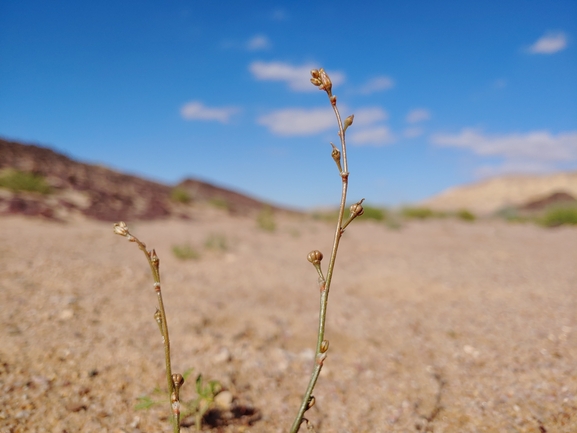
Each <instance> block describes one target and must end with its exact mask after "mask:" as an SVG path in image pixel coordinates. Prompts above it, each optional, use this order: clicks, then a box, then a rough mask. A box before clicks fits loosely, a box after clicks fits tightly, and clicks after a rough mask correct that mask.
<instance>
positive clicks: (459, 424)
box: [0, 210, 577, 433]
mask: <svg viewBox="0 0 577 433" xmlns="http://www.w3.org/2000/svg"><path fill="white" fill-rule="evenodd" d="M0 222H1V225H0V295H1V298H0V299H1V300H0V432H1V433H5V432H57V433H64V432H67V433H72V432H115V433H121V432H130V433H138V432H142V433H144V432H161V431H165V432H169V431H171V428H170V426H169V424H168V421H167V420H166V417H167V412H168V407H167V406H168V405H167V404H165V405H163V406H159V407H154V408H152V409H149V410H141V411H137V410H135V408H134V406H135V404H136V403H137V398H138V397H139V396H143V395H150V396H153V395H154V394H153V390H154V388H155V387H158V386H160V387H162V386H164V385H165V382H164V372H163V365H164V364H163V354H162V342H161V339H160V335H159V332H158V328H157V327H156V324H155V322H154V320H153V314H154V311H155V308H156V298H155V294H154V291H153V287H152V280H151V278H150V274H149V269H148V265H147V263H146V261H145V258H144V256H143V254H142V253H141V252H140V251H139V250H138V249H137V248H136V246H135V245H134V244H132V243H129V242H127V241H126V240H125V239H123V238H121V237H120V236H116V235H114V234H113V233H112V226H111V224H105V223H97V222H74V223H68V224H63V223H51V222H47V221H41V220H37V219H22V218H3V219H1V220H0ZM277 223H278V227H277V230H276V231H275V232H274V233H269V232H265V231H263V230H261V229H259V228H258V227H257V224H256V220H255V219H254V218H253V219H249V218H232V217H230V216H227V215H225V214H222V213H218V212H217V211H215V210H212V211H211V210H204V211H202V212H200V211H199V213H198V215H197V216H196V218H195V219H193V220H192V221H164V222H150V223H148V222H147V223H145V222H137V223H135V224H130V223H129V227H130V229H131V231H132V232H133V233H134V234H136V235H137V236H138V237H140V238H141V239H142V240H143V241H145V242H146V243H147V245H148V246H149V247H151V248H152V247H154V248H156V250H157V252H158V254H159V256H160V259H161V270H162V274H163V293H164V299H165V303H166V308H167V313H168V319H169V327H170V331H171V339H172V345H173V367H174V370H175V371H181V372H182V371H184V370H186V369H188V368H190V367H194V369H195V373H198V372H202V374H203V375H204V377H206V378H208V379H216V380H219V381H220V382H221V383H222V385H223V386H224V388H225V389H228V390H229V391H230V392H231V393H232V394H233V396H234V397H235V403H234V404H235V405H236V406H235V407H243V408H245V409H246V410H247V411H248V412H250V411H252V412H253V413H256V414H257V416H255V417H253V419H254V418H256V417H258V416H259V417H260V419H258V420H257V421H255V422H254V423H252V424H247V423H246V422H243V419H239V420H237V421H238V422H237V424H229V425H227V426H224V427H220V428H215V430H214V431H223V432H236V431H239V432H241V431H243V432H254V433H257V432H286V431H288V429H289V426H290V424H291V423H292V420H293V417H294V415H295V413H296V410H297V407H298V404H299V401H300V396H301V395H302V393H303V392H304V389H305V387H306V383H307V381H308V377H309V374H310V369H311V367H312V364H313V359H312V357H313V355H312V350H313V347H314V345H315V341H316V326H317V314H318V313H317V311H318V296H319V294H318V288H317V284H316V279H317V275H316V272H315V270H314V268H313V267H312V266H311V265H310V264H309V263H308V262H307V261H306V255H307V253H308V252H309V251H310V250H312V249H319V250H321V251H323V252H324V253H325V257H328V253H329V251H330V246H331V243H332V235H333V228H332V225H329V224H327V223H323V222H319V221H312V220H308V219H298V218H295V217H283V218H281V219H279V220H278V221H277ZM211 236H213V238H214V237H215V236H216V237H220V239H225V240H226V248H225V249H224V250H220V251H219V250H210V249H207V248H206V247H205V243H206V240H207V239H209V238H210V237H211ZM177 244H190V245H191V246H193V247H194V248H196V249H197V250H198V251H199V252H200V253H201V254H202V257H201V258H200V259H197V260H187V261H182V260H179V259H177V258H176V257H175V256H174V255H173V253H172V247H173V246H174V245H177ZM341 246H342V248H341V252H340V255H339V258H338V260H337V270H336V272H335V279H334V282H333V287H332V291H331V297H330V303H329V318H328V331H327V338H328V340H329V341H330V349H329V351H328V358H327V360H326V363H325V369H324V370H323V374H322V375H321V378H320V380H319V384H318V386H317V389H316V391H315V393H314V394H315V397H316V402H317V403H316V405H315V406H314V407H313V408H312V409H311V410H310V411H309V412H308V413H307V416H308V418H309V419H310V420H311V421H312V422H313V423H314V425H315V427H316V428H317V431H319V432H343V433H344V432H419V431H434V432H576V431H577V316H576V311H577V229H575V228H559V229H553V230H546V229H542V228H539V227H535V226H531V225H506V224H505V223H499V222H476V223H473V224H467V223H461V222H455V221H449V220H443V221H431V222H424V223H410V224H407V225H405V226H404V227H403V228H401V229H400V230H391V229H389V228H387V227H386V226H385V225H383V224H376V223H371V222H361V221H358V222H355V223H354V224H353V225H351V227H350V228H349V229H347V232H346V233H345V236H344V238H343V242H342V244H341ZM326 261H327V260H326V259H325V262H326ZM325 266H326V263H325ZM193 390H194V384H193V380H190V382H189V383H185V385H184V387H183V391H182V392H183V398H184V399H187V398H191V396H193ZM245 420H246V419H245ZM205 428H208V427H205ZM302 430H304V428H303V429H302ZM183 431H184V432H186V431H194V427H186V428H183Z"/></svg>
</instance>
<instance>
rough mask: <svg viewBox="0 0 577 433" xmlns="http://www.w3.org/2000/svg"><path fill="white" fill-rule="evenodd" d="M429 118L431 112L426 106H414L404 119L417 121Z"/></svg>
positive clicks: (412, 121) (410, 121)
mask: <svg viewBox="0 0 577 433" xmlns="http://www.w3.org/2000/svg"><path fill="white" fill-rule="evenodd" d="M430 118H431V112H430V111H429V110H427V109H426V108H416V109H414V110H411V111H409V113H408V114H407V117H406V118H405V120H406V121H407V122H408V123H419V122H422V121H424V120H429V119H430Z"/></svg>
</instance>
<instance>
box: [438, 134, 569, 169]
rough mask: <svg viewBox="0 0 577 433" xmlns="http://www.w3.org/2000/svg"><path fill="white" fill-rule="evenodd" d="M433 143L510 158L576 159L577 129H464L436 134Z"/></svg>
mask: <svg viewBox="0 0 577 433" xmlns="http://www.w3.org/2000/svg"><path fill="white" fill-rule="evenodd" d="M431 141H432V143H433V144H435V145H437V146H444V147H457V148H462V149H469V150H471V151H472V152H473V153H475V154H477V155H481V156H498V157H503V158H506V159H507V160H509V161H521V162H524V163H527V162H531V161H533V162H545V161H575V160H577V131H569V132H562V133H559V134H556V135H555V134H551V133H550V132H549V131H532V132H528V133H525V134H505V135H484V134H482V133H481V132H479V131H478V130H475V129H472V128H465V129H463V130H461V132H460V133H458V134H435V135H433V136H432V137H431Z"/></svg>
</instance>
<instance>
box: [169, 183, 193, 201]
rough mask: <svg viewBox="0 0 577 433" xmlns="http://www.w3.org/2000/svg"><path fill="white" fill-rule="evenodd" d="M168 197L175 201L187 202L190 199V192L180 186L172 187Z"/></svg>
mask: <svg viewBox="0 0 577 433" xmlns="http://www.w3.org/2000/svg"><path fill="white" fill-rule="evenodd" d="M170 199H171V200H172V201H174V202H176V203H182V204H188V203H190V202H191V201H192V197H191V196H190V193H189V192H188V191H187V190H186V189H184V188H181V187H178V186H177V187H174V188H172V191H170Z"/></svg>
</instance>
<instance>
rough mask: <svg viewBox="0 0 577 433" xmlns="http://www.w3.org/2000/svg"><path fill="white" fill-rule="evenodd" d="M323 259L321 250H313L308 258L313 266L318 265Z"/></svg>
mask: <svg viewBox="0 0 577 433" xmlns="http://www.w3.org/2000/svg"><path fill="white" fill-rule="evenodd" d="M322 259H323V253H321V252H320V251H319V250H313V251H311V252H310V253H309V255H308V256H307V260H308V261H309V262H311V263H312V264H313V265H318V264H319V263H320V262H321V260H322Z"/></svg>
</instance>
